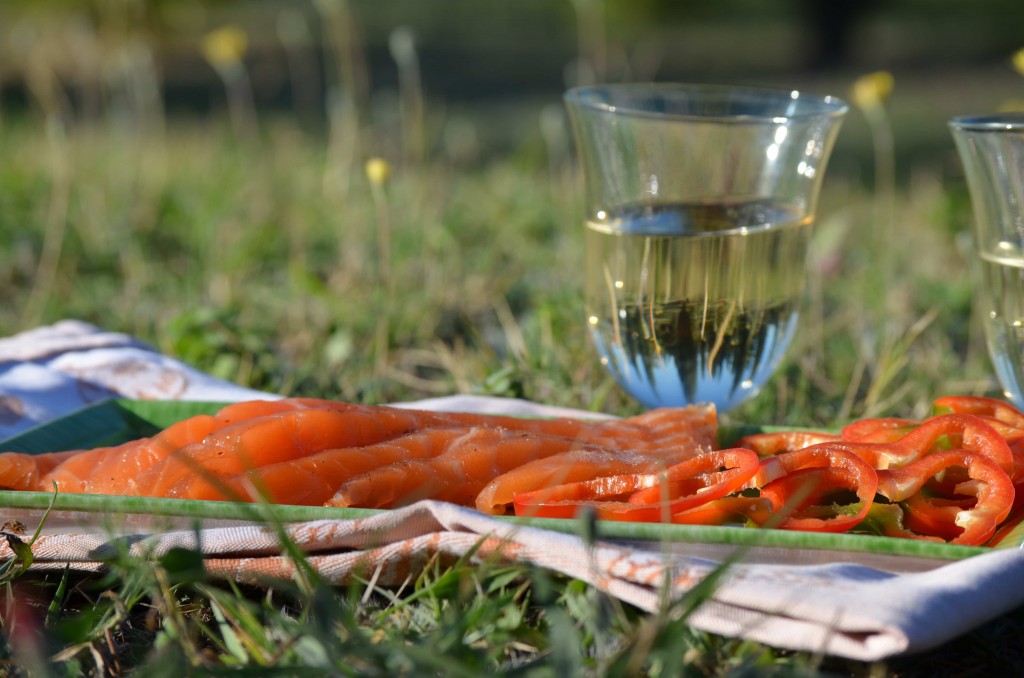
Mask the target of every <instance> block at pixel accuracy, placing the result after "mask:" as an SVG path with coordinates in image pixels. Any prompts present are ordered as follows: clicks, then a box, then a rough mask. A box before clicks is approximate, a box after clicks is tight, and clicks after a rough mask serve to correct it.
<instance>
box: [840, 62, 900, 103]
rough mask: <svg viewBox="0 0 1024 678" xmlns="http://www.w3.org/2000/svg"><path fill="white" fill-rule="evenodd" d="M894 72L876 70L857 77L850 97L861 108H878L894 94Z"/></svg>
mask: <svg viewBox="0 0 1024 678" xmlns="http://www.w3.org/2000/svg"><path fill="white" fill-rule="evenodd" d="M893 82H894V81H893V77H892V73H890V72H889V71H875V72H874V73H868V74H867V75H862V76H860V77H859V78H857V80H856V81H854V83H853V88H852V89H851V90H850V99H852V100H853V103H854V104H856V105H857V106H859V107H861V108H876V107H878V106H881V105H882V104H883V103H885V100H886V99H888V98H889V95H890V94H892V86H893Z"/></svg>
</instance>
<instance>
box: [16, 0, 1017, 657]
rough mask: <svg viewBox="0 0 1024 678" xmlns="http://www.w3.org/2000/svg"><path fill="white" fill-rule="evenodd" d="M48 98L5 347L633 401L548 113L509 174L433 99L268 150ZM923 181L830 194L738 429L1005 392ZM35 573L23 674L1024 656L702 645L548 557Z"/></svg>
mask: <svg viewBox="0 0 1024 678" xmlns="http://www.w3.org/2000/svg"><path fill="white" fill-rule="evenodd" d="M318 4H319V5H320V6H322V7H323V8H328V7H333V8H334V10H333V11H336V12H337V11H338V8H339V7H344V6H346V4H345V3H328V2H324V3H318ZM580 6H581V7H582V6H584V4H583V3H580ZM324 11H325V12H326V10H324ZM331 17H332V20H334V21H344V17H343V16H342V15H341V14H335V15H331ZM406 57H407V58H406V59H405V61H404V62H403V63H405V64H406V65H405V68H406V69H410V70H408V72H406V81H410V80H411V81H413V82H415V78H413V77H412V76H413V75H415V74H414V73H413V72H412V70H411V69H413V68H414V67H415V64H414V63H413V61H412V60H411V59H410V58H408V57H409V55H406ZM410 63H411V64H413V65H412V66H410V65H409V64H410ZM352 65H353V64H352V63H351V62H346V61H345V60H344V57H343V56H342V57H339V64H338V67H337V70H338V71H339V72H342V73H343V72H344V71H345V69H346V67H351V66H352ZM349 77H354V76H351V75H350V76H349ZM34 91H36V94H35V96H36V97H37V99H38V102H39V105H40V115H38V116H36V115H18V114H16V113H12V112H11V111H10V110H4V111H3V117H2V118H0V158H3V159H4V160H3V162H2V163H0V331H2V333H3V335H9V334H12V333H14V332H17V331H19V330H23V329H28V328H31V327H34V326H36V325H38V324H40V323H49V322H53V321H56V320H59V319H62V318H72V317H73V318H78V319H82V320H86V321H90V322H93V323H95V324H97V325H100V326H103V327H106V328H109V329H112V330H119V331H124V332H128V333H131V334H134V335H136V336H138V337H140V338H141V339H143V340H145V341H148V342H149V343H151V344H152V345H154V346H155V347H157V348H158V349H160V350H161V351H164V352H166V353H168V354H171V355H174V356H176V357H179V358H181V359H182V360H185V361H187V362H189V363H191V364H192V365H194V366H195V367H197V368H199V369H201V370H204V371H207V372H210V373H212V374H215V375H217V376H219V377H222V378H225V379H229V380H231V381H234V382H237V383H240V384H243V385H246V386H250V387H254V388H258V389H264V390H267V391H273V392H278V393H283V394H287V395H304V396H319V397H329V398H336V399H342V400H351V401H358V402H371V403H378V402H389V401H396V400H409V399H415V398H420V397H427V396H434V395H439V394H449V393H455V392H473V393H487V394H495V395H507V396H517V397H524V398H530V399H533V400H537V401H541V402H545V403H550V404H554V405H564V406H571V407H582V408H590V409H593V410H600V411H605V412H611V413H615V414H622V415H626V414H631V413H635V412H638V411H639V406H638V405H637V404H636V403H635V402H633V401H631V400H630V399H629V398H628V397H627V396H625V395H624V394H623V393H622V392H621V391H620V390H619V389H618V387H617V386H616V385H615V384H614V383H613V382H612V381H611V379H610V378H609V377H608V376H607V374H606V373H604V372H603V370H601V369H600V367H599V365H598V364H597V360H596V358H595V356H594V355H593V353H592V350H591V348H590V346H589V345H588V343H587V338H586V337H585V335H584V333H583V322H582V320H583V319H582V317H581V314H580V308H581V301H582V295H581V289H580V285H581V274H580V270H581V266H582V253H581V243H582V230H581V214H580V208H579V201H578V192H577V189H578V185H577V181H576V176H575V173H574V170H573V167H572V165H571V158H570V156H569V154H568V152H567V149H568V148H569V145H570V144H569V140H568V137H567V135H566V131H565V129H564V127H563V126H561V125H560V124H559V123H560V120H559V117H558V115H557V114H556V113H553V111H552V109H547V110H546V111H545V112H544V113H543V116H541V115H538V116H537V119H538V120H539V121H540V122H539V124H538V125H537V126H536V127H537V129H536V130H535V131H534V132H531V133H529V134H528V135H527V136H526V137H524V138H522V139H520V140H519V141H518V143H517V144H516V146H515V148H514V150H513V151H512V152H510V153H503V154H501V155H500V156H491V155H489V154H488V152H487V149H486V148H479V147H478V144H479V140H480V139H481V138H485V137H486V135H485V134H484V132H485V131H486V130H485V128H486V122H483V121H480V120H477V119H474V118H472V117H471V116H463V117H460V118H459V119H458V121H457V122H458V124H448V123H451V122H452V121H451V120H449V121H446V120H444V119H443V115H441V114H440V113H439V112H436V111H432V110H425V111H424V109H423V106H422V104H423V102H422V101H421V100H417V96H421V95H415V93H414V96H413V97H412V98H409V97H408V96H406V98H405V99H403V104H402V105H403V110H405V111H406V113H405V115H406V116H407V117H406V118H404V119H400V120H399V121H398V122H395V121H393V120H387V121H385V123H380V122H377V121H373V120H367V119H362V120H360V124H361V125H362V126H363V127H362V129H361V130H359V129H357V130H355V132H353V130H352V129H350V128H347V127H344V126H341V127H334V128H332V129H329V130H314V131H310V129H309V128H308V127H307V126H304V125H303V124H300V121H298V120H296V119H294V118H290V117H286V116H279V117H276V118H275V117H272V116H271V115H268V114H265V113H262V114H261V117H260V118H259V120H258V124H259V125H260V129H259V133H258V134H255V135H251V134H249V133H248V132H247V133H246V134H239V133H237V132H238V130H236V129H234V128H232V127H231V126H230V125H229V122H228V121H229V119H230V118H229V117H225V119H224V120H222V121H220V120H219V119H218V120H219V121H216V122H212V123H211V122H210V121H206V120H203V121H196V120H193V121H190V120H188V119H177V118H172V119H170V120H167V121H165V120H164V119H163V118H162V117H159V116H156V117H154V116H153V115H152V113H151V112H150V113H149V114H146V113H145V110H146V109H145V107H142V108H140V109H139V110H129V111H127V113H128V115H127V116H126V117H125V116H118V115H115V114H113V113H111V114H109V115H106V116H101V117H99V118H94V119H91V120H86V121H83V120H81V119H78V118H76V117H75V116H71V115H69V114H68V110H67V109H65V108H63V107H62V106H63V105H62V104H61V102H60V101H59V98H54V97H47V96H46V95H45V93H46V91H47V90H46V82H45V81H43V82H42V83H41V84H40V83H36V90H34ZM405 94H406V95H408V92H406V93H405ZM365 103H366V102H348V103H347V104H346V105H351V106H352V108H351V109H349V108H346V109H344V111H345V112H346V113H347V114H350V115H355V113H354V111H362V113H361V114H362V115H366V114H367V113H366V111H367V110H368V108H367V107H366V106H363V105H362V104H365ZM417 106H419V108H417ZM139 111H142V112H141V113H140V112H139ZM409 111H413V113H409ZM416 111H418V112H416ZM115 112H116V111H115ZM122 113H124V111H122ZM409 115H414V116H423V117H422V118H421V119H409V118H408V116H409ZM400 117H401V116H400ZM527 127H529V126H527ZM531 129H532V128H531ZM353 133H354V134H357V137H351V136H346V135H351V134H353ZM403 135H404V136H403ZM421 135H425V138H424V137H423V136H421ZM353 138H355V139H356V141H357V142H358V145H359V147H360V148H361V154H360V155H359V156H358V157H356V156H351V155H347V154H346V152H345V151H346V148H347V147H346V146H345V145H344V143H341V142H344V141H345V140H346V139H347V140H349V141H352V140H353ZM403 138H412V139H416V140H417V141H416V144H417V146H416V147H415V148H412V149H410V148H404V147H403V146H402V141H401V140H402V139H403ZM896 139H897V143H898V140H899V134H898V131H897V135H896ZM339 140H341V141H339ZM396 140H397V141H396ZM423 142H425V143H426V146H427V148H426V149H421V148H420V147H419V146H418V144H420V143H423ZM841 152H842V149H841V148H840V150H839V151H837V153H841ZM373 154H380V155H383V156H385V157H387V158H388V159H389V161H390V162H391V163H392V167H391V172H390V177H389V178H388V179H387V180H386V181H379V182H378V183H373V182H371V181H370V179H369V178H368V177H367V176H365V175H364V173H363V171H362V165H361V162H362V161H363V160H365V158H366V157H369V156H370V155H373ZM423 155H425V156H426V159H423V158H422V156H423ZM837 160H838V161H839V162H837V163H835V164H836V165H838V166H839V167H842V158H841V157H839V158H837ZM902 169H904V170H905V171H904V172H903V173H902V174H905V175H906V176H909V177H910V178H909V179H908V180H907V181H906V183H905V184H903V185H901V186H899V187H898V190H896V191H895V195H894V197H893V203H892V206H891V212H892V218H891V219H892V220H891V222H889V221H888V220H887V218H886V217H881V218H880V217H879V215H885V214H888V213H889V212H890V206H889V205H886V206H885V207H886V209H884V210H881V209H879V205H878V203H877V198H878V195H877V192H876V191H875V190H874V189H873V188H872V189H869V188H867V187H865V186H864V185H863V184H862V183H861V181H860V180H859V179H858V178H856V177H854V176H853V175H852V174H849V175H844V174H843V173H841V172H839V173H833V174H832V175H830V176H829V177H828V178H827V179H826V189H825V194H824V196H823V199H822V204H821V208H820V217H821V218H820V221H819V223H818V224H817V227H816V228H817V231H816V236H815V241H814V246H813V251H812V256H811V261H810V266H809V278H810V279H809V287H808V289H809V293H808V298H807V301H806V308H805V311H804V314H803V318H802V324H801V328H800V331H799V333H798V335H797V339H796V343H795V345H794V346H793V347H792V349H791V350H790V353H789V357H788V359H787V361H786V363H785V364H784V365H783V367H782V369H781V370H780V372H779V374H778V375H777V377H776V378H775V379H774V380H773V381H772V382H771V383H770V384H769V385H768V387H767V388H766V389H765V390H764V392H763V393H762V394H761V395H760V396H759V397H758V398H756V399H754V400H752V401H750V402H749V403H747V404H745V405H743V406H742V407H741V408H739V409H738V410H736V411H735V412H732V413H730V414H729V415H728V417H729V418H731V419H733V420H734V421H737V422H757V423H764V424H781V425H808V426H835V425H838V424H841V423H843V422H844V421H848V420H851V419H854V418H857V417H862V416H872V415H898V416H907V417H916V416H923V415H924V414H925V413H926V412H927V410H928V408H929V404H930V402H931V400H932V399H933V398H934V397H936V396H938V395H943V394H950V393H978V394H982V393H984V394H992V393H993V392H995V390H996V386H995V382H994V380H993V377H992V373H991V370H990V367H989V364H988V360H987V357H986V355H985V352H984V343H983V340H982V339H981V337H980V335H979V328H980V324H979V322H978V319H977V318H976V317H975V310H974V306H973V299H974V278H973V272H972V264H971V261H972V259H971V256H970V251H969V246H968V245H967V244H966V242H965V239H964V233H965V229H966V225H967V222H968V219H969V207H968V203H967V199H966V195H965V192H964V189H963V187H962V185H960V184H959V183H958V182H956V181H954V180H952V179H951V177H950V176H949V175H948V174H947V173H945V170H943V169H942V168H941V167H936V166H933V165H932V166H925V167H921V168H902ZM902 174H901V175H902ZM17 565H18V564H17V563H10V564H8V565H7V566H6V567H7V568H8V569H6V570H5V571H4V572H2V573H0V586H2V594H3V595H2V596H0V623H2V626H3V630H4V634H3V644H2V645H0V672H3V673H4V674H5V675H31V674H35V675H79V674H88V675H125V674H130V673H137V674H139V675H147V676H149V675H168V676H171V675H174V676H178V675H192V674H195V675H221V674H224V675H226V674H239V675H262V674H264V673H268V674H270V673H274V674H281V675H318V676H319V675H395V674H407V675H480V674H482V673H485V672H491V673H502V674H509V675H529V676H553V675H560V676H566V675H610V676H619V675H622V676H625V675H652V676H675V675H730V676H732V675H821V674H829V675H853V676H876V675H901V676H914V675H921V676H924V675H934V674H935V673H936V672H945V673H957V674H960V675H974V674H980V673H985V672H986V671H989V672H998V671H1000V670H1004V672H1010V670H1012V667H1014V666H1016V665H1019V657H1018V656H1017V655H1016V653H1017V652H1018V650H1016V649H1015V648H1016V647H1017V646H1018V645H1019V643H1017V642H1016V639H1017V638H1018V637H1019V634H1020V632H1021V630H1022V627H1024V617H1022V612H1021V611H1020V610H1018V611H1014V612H1013V613H1011V614H1008V615H1006V616H1004V617H1003V618H1001V619H999V620H996V621H994V622H992V623H990V624H988V625H986V626H984V627H982V628H980V629H978V630H977V631H976V632H974V633H972V634H968V635H967V636H965V637H963V638H960V639H957V640H956V641H954V642H952V643H950V644H948V645H947V646H945V647H943V648H940V649H938V650H935V651H932V652H929V653H926V654H924V655H920V656H917V657H914V658H908V659H897V660H893V661H891V662H888V663H885V664H880V665H863V664H858V663H855V662H847V661H843V660H840V659H836V658H830V657H821V656H817V655H812V654H803V653H788V652H781V651H777V650H773V649H770V648H767V647H764V646H760V645H757V644H754V643H749V642H745V641H739V640H733V639H727V638H721V637H717V636H713V635H709V634H705V633H700V632H697V631H694V630H693V629H691V628H690V627H689V626H688V625H687V624H686V617H687V614H688V613H689V612H690V611H691V610H692V609H693V606H694V605H698V604H699V603H700V597H699V595H698V596H696V597H695V598H692V599H688V600H685V601H681V602H680V603H678V604H675V605H673V606H671V607H669V608H668V609H667V610H665V612H664V613H663V614H658V615H645V614H640V613H638V612H637V611H636V610H633V609H630V608H628V607H627V606H623V605H619V604H617V603H616V602H615V601H613V600H611V599H609V598H607V597H606V596H604V595H602V594H601V593H600V592H598V591H596V590H595V589H593V588H590V587H587V586H584V585H582V584H581V583H580V582H577V581H571V580H567V579H565V578H560V577H557V576H553V575H551V574H549V573H546V572H542V571H536V570H533V569H531V568H529V567H508V566H502V565H499V564H490V565H486V566H483V567H477V566H470V565H469V564H468V563H465V562H460V563H454V564H451V563H441V562H436V563H433V564H432V565H431V566H430V567H428V568H427V569H426V570H425V571H424V573H423V574H422V575H421V576H420V577H419V578H418V579H417V580H415V581H410V582H408V584H407V585H406V586H405V587H404V588H401V589H397V590H395V589H385V588H380V587H376V586H373V585H370V584H368V583H356V584H354V585H352V586H351V587H347V588H342V589H332V588H329V587H326V586H323V585H320V584H319V583H318V582H317V581H316V578H315V576H311V577H310V578H308V579H306V580H304V581H300V582H295V583H281V582H276V583H274V584H273V585H272V586H269V587H268V588H239V587H236V586H233V585H231V584H228V583H224V582H219V581H212V580H209V579H208V578H206V577H204V576H203V575H202V572H201V568H200V567H199V563H198V561H197V557H196V554H194V553H191V552H188V551H175V552H172V553H171V554H168V555H167V556H165V557H163V558H161V559H158V560H154V561H140V560H137V559H131V558H128V557H126V556H118V557H115V558H113V559H111V561H110V563H109V564H108V568H107V572H106V573H105V574H103V575H101V576H87V575H81V574H74V573H65V572H50V573H45V574H39V573H29V574H24V573H21V572H20V569H19V568H18V567H17ZM701 593H706V591H699V592H698V594H701Z"/></svg>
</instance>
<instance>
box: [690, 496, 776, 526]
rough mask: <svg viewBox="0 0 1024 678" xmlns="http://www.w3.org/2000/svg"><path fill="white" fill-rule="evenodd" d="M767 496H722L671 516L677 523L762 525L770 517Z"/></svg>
mask: <svg viewBox="0 0 1024 678" xmlns="http://www.w3.org/2000/svg"><path fill="white" fill-rule="evenodd" d="M772 515H773V512H772V502H771V500H769V499H768V498H767V497H744V496H742V495H736V496H733V497H722V498H721V499H713V500H712V501H709V502H708V503H706V504H703V505H701V506H698V507H697V508H692V509H689V510H687V511H683V512H681V513H676V514H675V515H673V516H672V522H673V523H676V524H677V525H735V524H739V525H744V524H748V523H753V524H754V525H764V524H765V523H766V522H768V520H769V519H770V518H771V517H772Z"/></svg>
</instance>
